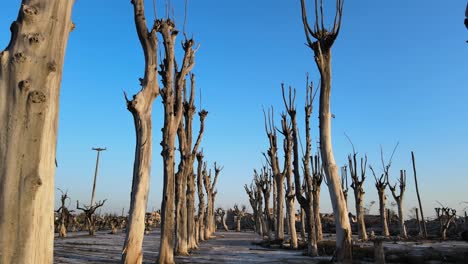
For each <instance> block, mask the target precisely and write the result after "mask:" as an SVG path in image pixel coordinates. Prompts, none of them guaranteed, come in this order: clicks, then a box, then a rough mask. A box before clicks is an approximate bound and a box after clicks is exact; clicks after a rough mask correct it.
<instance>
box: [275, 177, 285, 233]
mask: <svg viewBox="0 0 468 264" xmlns="http://www.w3.org/2000/svg"><path fill="white" fill-rule="evenodd" d="M283 181H284V176H280V177H278V179H277V180H276V190H277V191H278V193H277V196H276V221H277V226H276V230H275V239H276V240H280V241H283V240H284V213H283V210H284V187H283Z"/></svg>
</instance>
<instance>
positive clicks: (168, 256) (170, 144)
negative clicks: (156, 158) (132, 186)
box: [158, 126, 175, 264]
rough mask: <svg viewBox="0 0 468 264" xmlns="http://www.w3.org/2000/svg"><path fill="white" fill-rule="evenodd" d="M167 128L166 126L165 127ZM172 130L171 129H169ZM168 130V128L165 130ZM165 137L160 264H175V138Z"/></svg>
mask: <svg viewBox="0 0 468 264" xmlns="http://www.w3.org/2000/svg"><path fill="white" fill-rule="evenodd" d="M165 127H166V126H165ZM168 128H170V127H168ZM163 130H167V128H165V129H163ZM163 134H166V135H165V136H164V135H163V137H164V139H163V142H164V144H163V160H164V163H163V166H164V187H163V200H162V204H161V220H162V222H161V244H160V249H159V262H158V263H159V264H172V263H174V252H173V251H174V232H175V229H174V225H175V219H174V218H175V204H174V202H175V201H174V198H175V195H174V192H175V177H174V176H175V175H174V173H175V172H174V156H175V153H174V137H173V136H172V135H170V134H171V133H167V132H166V133H164V132H163Z"/></svg>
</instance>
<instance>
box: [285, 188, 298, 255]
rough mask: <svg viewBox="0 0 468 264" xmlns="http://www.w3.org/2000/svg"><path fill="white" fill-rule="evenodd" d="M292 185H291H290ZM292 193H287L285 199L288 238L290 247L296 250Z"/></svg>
mask: <svg viewBox="0 0 468 264" xmlns="http://www.w3.org/2000/svg"><path fill="white" fill-rule="evenodd" d="M291 184H292V183H291ZM294 204H295V202H294V192H293V191H292V189H291V191H290V192H289V195H288V197H287V209H288V223H289V237H290V239H291V244H290V247H291V248H292V249H296V248H297V246H298V244H297V232H296V209H295V207H294Z"/></svg>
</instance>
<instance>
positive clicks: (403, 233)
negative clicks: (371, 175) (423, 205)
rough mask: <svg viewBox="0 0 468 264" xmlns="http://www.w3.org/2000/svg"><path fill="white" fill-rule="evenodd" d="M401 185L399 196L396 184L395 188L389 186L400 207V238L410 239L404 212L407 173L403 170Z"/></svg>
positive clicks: (401, 172)
mask: <svg viewBox="0 0 468 264" xmlns="http://www.w3.org/2000/svg"><path fill="white" fill-rule="evenodd" d="M398 182H399V184H400V186H399V187H400V194H399V195H397V193H396V183H395V185H394V186H392V185H389V187H390V191H391V192H392V196H393V198H394V199H395V201H396V203H397V206H398V225H399V228H400V237H401V238H403V239H406V238H408V236H407V234H406V227H405V215H404V210H403V198H404V195H405V189H406V171H405V170H401V171H400V179H399V180H398Z"/></svg>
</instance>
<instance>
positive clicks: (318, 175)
mask: <svg viewBox="0 0 468 264" xmlns="http://www.w3.org/2000/svg"><path fill="white" fill-rule="evenodd" d="M310 164H311V167H312V194H313V196H314V201H313V208H314V219H315V235H316V237H317V241H321V240H322V239H323V234H322V217H321V215H320V186H321V185H322V182H323V168H322V163H321V161H320V155H319V154H317V155H314V156H311V157H310Z"/></svg>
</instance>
